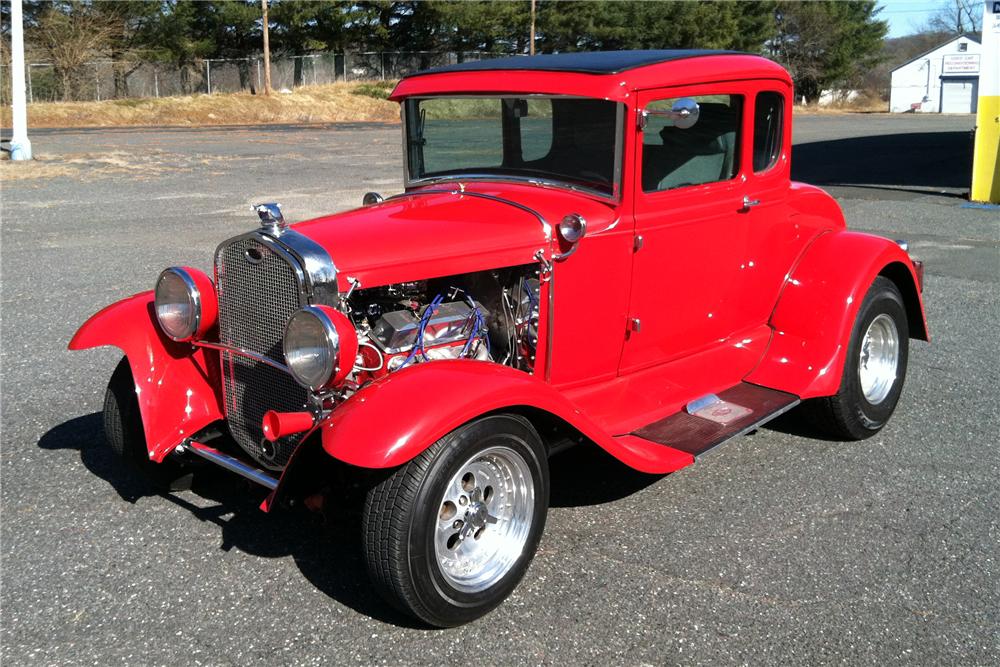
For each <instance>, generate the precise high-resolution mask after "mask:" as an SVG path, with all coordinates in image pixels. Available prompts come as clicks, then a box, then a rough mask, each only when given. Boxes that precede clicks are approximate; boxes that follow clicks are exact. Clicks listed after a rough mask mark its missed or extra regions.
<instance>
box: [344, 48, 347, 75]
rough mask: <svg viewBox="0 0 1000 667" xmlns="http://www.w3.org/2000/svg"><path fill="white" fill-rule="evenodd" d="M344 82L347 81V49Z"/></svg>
mask: <svg viewBox="0 0 1000 667" xmlns="http://www.w3.org/2000/svg"><path fill="white" fill-rule="evenodd" d="M344 83H347V51H344Z"/></svg>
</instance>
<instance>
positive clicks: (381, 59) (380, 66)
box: [378, 51, 385, 81]
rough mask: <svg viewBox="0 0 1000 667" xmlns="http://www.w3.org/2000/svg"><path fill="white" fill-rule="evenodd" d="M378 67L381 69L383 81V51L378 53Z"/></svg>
mask: <svg viewBox="0 0 1000 667" xmlns="http://www.w3.org/2000/svg"><path fill="white" fill-rule="evenodd" d="M378 64H379V68H380V69H381V70H382V80H383V81H385V51H383V52H382V53H380V54H378Z"/></svg>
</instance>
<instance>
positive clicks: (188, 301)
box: [154, 266, 218, 341]
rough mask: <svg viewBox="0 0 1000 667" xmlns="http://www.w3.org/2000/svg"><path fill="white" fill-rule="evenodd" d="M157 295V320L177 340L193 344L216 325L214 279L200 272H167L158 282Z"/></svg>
mask: <svg viewBox="0 0 1000 667" xmlns="http://www.w3.org/2000/svg"><path fill="white" fill-rule="evenodd" d="M154 295H155V297H154V305H155V307H156V320H157V321H158V322H159V323H160V328H161V329H163V333H165V334H167V336H169V337H170V338H172V339H173V340H176V341H186V340H191V339H192V338H194V337H195V336H196V335H197V336H202V335H204V333H205V332H206V331H207V330H208V329H210V328H211V327H213V326H214V325H215V320H216V318H217V316H218V305H217V304H216V301H215V288H214V286H213V285H212V281H211V279H210V278H209V277H208V276H206V275H205V274H204V273H202V272H201V271H198V270H197V269H192V268H189V267H186V266H185V267H177V266H172V267H170V268H169V269H166V270H165V271H163V273H161V274H160V277H159V278H157V279H156V288H155V290H154Z"/></svg>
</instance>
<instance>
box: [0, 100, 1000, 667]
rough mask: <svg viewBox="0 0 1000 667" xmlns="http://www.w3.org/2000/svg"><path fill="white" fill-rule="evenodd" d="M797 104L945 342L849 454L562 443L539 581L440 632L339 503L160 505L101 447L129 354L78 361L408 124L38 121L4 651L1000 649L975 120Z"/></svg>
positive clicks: (17, 659) (262, 653)
mask: <svg viewBox="0 0 1000 667" xmlns="http://www.w3.org/2000/svg"><path fill="white" fill-rule="evenodd" d="M795 123H796V129H795V138H796V147H795V151H794V153H793V165H794V166H793V168H794V170H795V174H796V176H797V177H799V178H802V179H803V180H808V181H812V182H816V183H818V184H822V185H823V186H824V187H827V188H828V189H829V190H830V191H831V192H832V193H833V194H834V195H835V196H836V197H837V199H838V201H839V202H840V204H841V206H842V207H843V208H844V211H845V214H846V216H847V220H848V224H849V226H850V227H852V228H854V229H858V230H865V231H872V232H874V233H878V234H882V235H885V236H888V237H890V238H905V239H909V241H910V243H911V246H910V247H911V251H912V252H913V254H915V255H916V256H918V257H920V258H922V259H924V260H925V261H926V265H927V279H926V290H925V297H926V301H927V316H928V320H929V323H930V329H931V334H932V336H933V342H932V343H931V344H929V345H928V344H925V343H921V342H913V344H912V346H911V353H910V367H909V375H908V377H907V380H906V386H905V388H904V391H903V396H902V399H901V402H900V405H899V408H898V410H897V412H896V415H895V417H894V418H893V420H892V421H891V423H890V424H889V425H888V426H887V427H886V428H885V430H883V431H882V432H881V433H879V434H878V435H877V436H875V437H873V438H871V439H869V440H866V441H863V442H858V443H841V442H831V441H826V440H822V439H817V438H814V437H810V436H809V435H808V432H807V431H804V430H803V427H802V425H801V424H797V423H795V422H794V421H793V420H785V421H782V422H781V423H778V424H776V425H775V426H774V427H772V428H766V429H762V430H760V431H758V432H757V433H756V434H754V435H752V436H750V437H747V438H743V439H741V440H739V441H736V442H734V443H731V444H729V445H727V446H725V447H723V448H721V449H720V450H719V451H718V452H717V453H715V454H713V455H712V456H710V457H707V458H706V459H704V460H702V461H699V462H698V463H697V464H696V465H694V466H691V467H689V468H687V469H685V470H682V471H680V472H678V473H675V474H672V475H668V476H665V477H655V476H648V475H642V474H639V473H635V472H633V471H630V470H629V469H627V468H625V467H624V466H622V465H620V464H618V463H616V462H614V461H613V460H612V459H610V458H608V457H607V456H606V455H604V454H603V453H600V452H597V451H594V450H592V449H589V448H578V449H576V450H572V451H569V452H567V453H564V454H560V455H559V456H558V457H556V458H554V459H553V461H552V467H553V475H554V478H553V498H552V501H553V502H552V505H553V506H552V509H551V511H550V513H549V520H548V525H547V526H546V531H545V536H544V538H543V540H542V544H541V548H540V550H539V553H538V556H537V557H536V559H535V561H534V563H533V564H532V566H531V568H530V570H529V571H528V574H527V576H526V578H525V580H524V581H523V583H522V584H521V585H520V587H519V588H518V589H517V590H516V591H515V593H514V595H513V596H512V597H511V598H510V599H509V600H508V601H507V602H506V603H505V604H503V605H502V606H501V607H500V608H499V609H497V610H496V611H495V612H494V613H492V614H490V615H488V616H487V617H485V618H483V619H482V620H480V621H477V622H475V623H473V624H470V625H468V626H465V627H461V628H457V629H452V630H443V631H441V630H428V629H425V628H420V627H416V626H414V625H413V624H412V623H411V622H410V621H408V620H407V619H406V618H404V617H401V616H399V615H398V614H396V613H394V612H392V611H391V610H390V609H388V608H387V607H386V606H385V605H384V604H383V603H382V602H381V601H380V600H379V599H378V598H377V597H376V596H375V595H374V594H373V592H372V591H371V590H370V588H369V586H368V584H367V581H366V577H365V572H364V566H363V563H362V561H361V559H360V555H359V551H358V545H357V541H356V535H355V533H354V532H353V530H352V524H351V522H350V519H349V517H337V516H333V517H332V518H330V519H327V520H324V519H323V518H322V517H319V516H317V515H313V514H309V513H307V512H305V511H288V512H278V513H274V514H270V515H265V514H263V513H260V512H259V511H258V510H257V509H256V505H257V503H258V502H259V500H260V494H259V492H257V491H255V490H253V489H251V488H249V487H248V486H247V485H246V484H245V483H244V482H242V481H241V480H239V479H236V478H233V477H229V476H225V475H219V476H217V477H213V478H212V479H211V480H210V481H209V482H207V483H205V484H202V485H201V486H199V487H197V488H196V489H195V490H194V491H188V492H181V493H177V494H173V495H151V494H150V493H149V491H148V490H147V489H146V488H145V487H144V486H143V485H142V484H141V483H139V482H137V481H136V480H135V479H134V478H133V477H132V476H131V475H130V473H129V471H128V470H126V469H123V468H122V467H121V466H120V465H118V464H117V463H116V462H115V461H113V460H112V458H111V456H110V454H109V453H108V451H107V450H106V448H105V447H104V445H103V441H102V434H101V425H100V414H99V411H100V409H101V402H102V397H103V393H104V387H105V384H106V382H107V379H108V377H109V376H110V374H111V371H112V369H113V368H114V366H115V364H116V362H117V360H118V353H117V352H116V351H114V350H112V349H101V350H93V351H87V352H72V353H71V352H68V351H66V344H67V342H68V341H69V339H70V337H71V336H72V334H73V332H74V331H75V330H76V328H77V327H78V326H79V325H80V323H82V322H83V321H84V320H85V319H86V318H87V317H88V316H89V315H90V314H92V313H93V312H95V311H96V310H98V309H100V308H102V307H103V306H105V305H106V304H108V303H110V302H112V301H114V300H117V299H119V298H121V297H124V296H127V295H129V294H132V293H135V292H138V291H142V290H145V289H149V288H150V287H151V286H152V284H153V280H154V279H155V277H156V275H157V273H158V272H159V271H160V270H161V269H162V268H163V267H166V266H169V265H178V264H189V265H192V266H196V267H200V268H202V269H205V270H209V269H210V266H211V256H212V252H213V250H214V248H215V246H216V245H217V244H218V243H219V242H220V241H222V240H223V239H226V238H228V237H230V236H233V235H235V234H238V233H241V232H244V231H247V230H249V229H252V228H253V227H255V225H256V221H255V219H254V215H253V214H252V213H251V212H250V210H249V204H250V202H251V201H269V200H277V201H281V202H282V203H283V204H284V206H285V212H286V215H287V217H288V218H289V219H291V220H297V219H304V218H307V217H310V216H314V215H318V214H321V213H327V212H332V211H337V210H342V209H345V208H348V207H351V206H354V205H357V204H359V203H360V200H361V195H362V194H363V193H364V192H365V191H368V190H378V191H381V192H383V193H387V194H388V193H394V192H397V191H399V190H400V188H401V183H400V181H401V172H402V169H401V158H400V138H399V127H398V125H364V124H359V125H338V126H317V127H265V128H221V129H220V128H214V129H148V128H142V129H129V130H51V131H39V132H36V133H34V135H33V137H32V138H33V143H34V149H35V152H36V154H37V155H38V156H39V157H41V158H42V160H41V161H40V167H41V168H42V169H39V170H37V174H36V176H35V177H33V178H26V179H18V180H12V179H11V178H9V177H5V180H4V182H3V184H2V195H0V196H2V211H0V214H2V235H0V241H2V249H0V258H2V280H0V286H2V329H0V333H2V341H3V345H2V347H0V361H2V383H3V384H2V447H0V456H2V468H0V475H2V478H0V482H2V489H0V502H2V514H0V521H2V524H0V542H2V544H0V556H2V592H0V604H2V614H0V626H2V636H0V644H2V646H0V659H2V661H3V663H4V664H5V665H22V664H29V665H36V664H37V665H42V664H100V665H108V664H128V665H141V664H166V665H173V664H213V665H218V664H240V665H243V664H401V663H407V664H410V663H412V664H522V663H537V664H574V665H575V664H591V665H605V664H619V663H620V664H630V665H631V664H657V665H660V664H675V663H676V664H713V665H714V664H731V663H740V664H746V663H752V664H763V663H768V664H770V663H779V664H806V665H816V664H825V663H850V664H872V663H882V664H897V663H899V664H921V665H926V664H947V665H956V664H968V665H987V664H998V663H1000V583H998V582H1000V563H998V559H1000V495H998V480H1000V442H998V441H1000V403H998V400H997V397H996V391H997V388H998V386H1000V342H998V340H1000V338H998V335H997V330H998V328H1000V285H998V282H1000V212H998V211H997V210H995V209H994V210H986V209H975V208H965V207H963V204H965V203H966V201H965V199H964V197H963V195H964V193H965V192H967V191H968V156H969V151H970V150H971V148H970V144H969V131H970V129H971V128H972V126H973V124H974V119H973V117H971V116H926V117H925V116H919V117H918V116H914V115H906V116H892V117H889V116H883V115H852V116H837V115H830V116H802V117H796V119H795ZM33 166H38V165H33ZM46 168H47V169H50V171H49V172H46V171H44V169H46ZM5 173H6V174H9V173H10V172H9V171H8V172H5ZM45 174H49V175H45ZM377 236H378V230H377V229H373V230H372V242H377V241H378V238H377ZM665 305H669V297H668V295H665Z"/></svg>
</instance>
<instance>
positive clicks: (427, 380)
mask: <svg viewBox="0 0 1000 667" xmlns="http://www.w3.org/2000/svg"><path fill="white" fill-rule="evenodd" d="M522 407H530V408H536V409H539V410H543V411H545V412H548V413H549V414H552V415H555V416H556V417H558V418H560V419H562V420H563V421H565V422H567V423H568V424H570V425H571V426H572V427H574V428H576V429H577V430H578V431H580V432H581V433H582V434H583V435H584V436H586V437H587V438H590V439H591V440H593V441H594V442H595V443H597V444H598V445H599V446H600V447H602V448H603V449H605V450H606V451H607V452H608V453H609V454H611V455H612V456H614V457H615V458H617V459H619V460H620V461H622V462H623V463H625V464H626V465H629V466H631V467H633V468H636V469H637V470H641V471H643V472H648V473H657V474H660V473H667V472H673V471H674V470H677V469H679V468H682V467H684V466H685V465H687V464H689V463H691V461H692V458H691V456H690V455H689V454H685V453H684V452H678V451H677V450H675V449H672V448H670V447H664V446H662V445H656V444H653V443H646V444H645V445H640V444H637V443H636V442H632V441H630V440H628V439H616V438H612V437H611V435H610V434H609V433H607V432H605V431H603V430H602V429H601V428H600V427H598V426H596V425H595V424H594V423H593V422H592V421H591V420H590V419H588V418H587V417H586V416H584V415H583V414H582V413H581V412H580V410H578V409H577V408H576V407H575V406H574V405H573V404H572V403H570V402H569V400H567V399H566V398H565V397H564V396H563V395H562V394H560V393H559V392H557V391H556V390H555V389H553V388H552V387H551V386H550V385H548V384H546V383H545V382H542V381H541V380H539V379H537V378H536V377H534V376H533V375H528V374H527V373H523V372H520V371H516V370H513V369H512V368H508V367H506V366H500V365H498V364H493V363H488V362H481V361H471V360H455V361H435V362H432V363H427V364H420V365H417V366H413V367H410V368H404V369H403V370H401V371H397V372H396V373H394V374H392V375H390V376H388V377H387V378H385V379H383V380H381V381H379V382H377V383H375V384H372V385H370V386H368V387H366V388H364V389H362V390H361V391H359V392H358V393H356V394H354V395H353V396H351V398H350V399H348V400H347V401H346V402H344V404H343V405H341V406H339V407H337V408H336V409H335V410H334V411H333V413H332V414H331V415H330V417H329V418H328V420H327V421H326V422H324V423H323V424H322V426H321V428H320V430H321V433H322V439H323V449H325V450H326V451H327V453H328V454H330V455H331V456H333V457H334V458H337V459H339V460H341V461H344V462H346V463H350V464H352V465H356V466H361V467H364V468H389V467H392V466H397V465H402V464H403V463H406V462H407V461H409V460H411V459H412V458H414V457H415V456H417V455H418V454H420V453H421V452H422V451H424V450H425V449H427V448H428V447H429V446H430V445H432V444H433V443H434V442H435V441H437V440H438V439H440V438H442V437H443V436H445V435H446V434H447V433H449V432H450V431H453V430H454V429H456V428H458V427H459V426H461V425H462V424H464V423H466V422H468V421H471V420H473V419H475V418H476V417H479V416H480V415H483V414H486V413H488V412H494V411H497V410H506V409H510V410H516V409H518V408H522Z"/></svg>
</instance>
